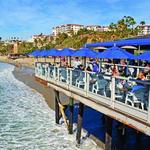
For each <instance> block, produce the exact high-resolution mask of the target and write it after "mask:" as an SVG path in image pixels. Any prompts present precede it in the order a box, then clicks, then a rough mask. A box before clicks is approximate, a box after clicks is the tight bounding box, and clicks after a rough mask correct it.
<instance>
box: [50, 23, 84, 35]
mask: <svg viewBox="0 0 150 150" xmlns="http://www.w3.org/2000/svg"><path fill="white" fill-rule="evenodd" d="M83 28H84V26H83V25H80V24H65V25H60V26H57V27H53V31H52V32H53V35H54V36H57V35H58V34H59V33H66V34H68V35H69V34H70V33H71V32H73V33H74V34H76V33H77V32H78V31H79V30H80V29H83Z"/></svg>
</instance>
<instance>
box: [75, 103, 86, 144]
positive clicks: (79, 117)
mask: <svg viewBox="0 0 150 150" xmlns="http://www.w3.org/2000/svg"><path fill="white" fill-rule="evenodd" d="M83 111H84V104H83V103H81V102H80V103H79V110H78V124H77V135H76V141H77V144H80V138H81V129H82V119H83Z"/></svg>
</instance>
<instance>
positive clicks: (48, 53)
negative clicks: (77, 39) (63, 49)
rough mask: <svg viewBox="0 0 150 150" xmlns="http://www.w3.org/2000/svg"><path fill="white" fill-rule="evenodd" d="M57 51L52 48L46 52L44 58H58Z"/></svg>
mask: <svg viewBox="0 0 150 150" xmlns="http://www.w3.org/2000/svg"><path fill="white" fill-rule="evenodd" d="M58 53H59V50H57V49H55V48H52V49H50V50H47V51H46V54H45V56H58Z"/></svg>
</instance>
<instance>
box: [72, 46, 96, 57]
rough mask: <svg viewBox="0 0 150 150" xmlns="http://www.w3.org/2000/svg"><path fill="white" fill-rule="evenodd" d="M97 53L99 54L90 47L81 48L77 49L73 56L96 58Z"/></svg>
mask: <svg viewBox="0 0 150 150" xmlns="http://www.w3.org/2000/svg"><path fill="white" fill-rule="evenodd" d="M97 54H98V53H97V52H95V51H93V50H91V49H89V48H80V49H78V50H76V51H75V52H74V53H73V54H72V55H71V56H75V57H90V58H96V57H97Z"/></svg>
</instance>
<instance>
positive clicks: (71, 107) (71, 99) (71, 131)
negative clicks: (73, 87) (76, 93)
mask: <svg viewBox="0 0 150 150" xmlns="http://www.w3.org/2000/svg"><path fill="white" fill-rule="evenodd" d="M73 105H74V100H73V98H71V97H70V102H69V129H68V130H69V134H73Z"/></svg>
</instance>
